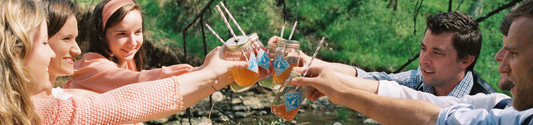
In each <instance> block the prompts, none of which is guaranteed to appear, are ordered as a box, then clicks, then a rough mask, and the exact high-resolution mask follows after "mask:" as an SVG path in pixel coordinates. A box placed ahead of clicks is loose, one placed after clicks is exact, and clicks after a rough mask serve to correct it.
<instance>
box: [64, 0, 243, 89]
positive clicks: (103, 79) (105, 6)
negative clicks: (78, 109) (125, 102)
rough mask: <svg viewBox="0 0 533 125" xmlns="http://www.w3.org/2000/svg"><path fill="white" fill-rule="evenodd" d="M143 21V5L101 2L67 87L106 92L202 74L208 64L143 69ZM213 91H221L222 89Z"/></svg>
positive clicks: (118, 0)
mask: <svg viewBox="0 0 533 125" xmlns="http://www.w3.org/2000/svg"><path fill="white" fill-rule="evenodd" d="M143 22H144V21H143V15H142V14H141V9H140V6H139V5H137V4H135V3H134V2H133V1H132V0H102V1H100V3H99V4H98V5H96V7H95V9H94V12H93V14H92V15H91V20H90V24H89V26H91V28H90V30H91V31H89V32H90V33H89V39H90V48H89V50H88V52H87V53H85V54H83V58H82V59H81V60H79V61H76V63H75V64H74V74H73V75H72V81H71V82H69V83H67V84H66V85H65V88H77V89H86V90H91V91H94V92H98V93H103V92H107V91H109V90H112V89H115V88H118V87H120V86H124V85H128V84H132V83H138V82H145V81H152V80H158V79H163V78H168V77H171V76H179V75H182V74H185V73H190V72H194V71H199V70H201V69H203V67H205V65H208V64H206V63H204V65H202V66H201V67H194V68H193V67H192V66H191V65H188V64H178V65H172V66H163V67H162V68H158V69H152V70H143V69H144V65H145V64H144V62H145V60H146V59H145V58H146V57H145V50H144V48H145V47H144V46H145V45H144V44H143V37H144V34H143V31H144V25H143ZM206 62H207V61H206ZM230 80H233V79H230ZM226 81H227V80H226ZM227 82H228V83H231V82H232V81H227ZM224 83H226V82H224ZM211 89H215V90H219V89H222V87H211Z"/></svg>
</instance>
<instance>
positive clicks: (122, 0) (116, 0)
mask: <svg viewBox="0 0 533 125" xmlns="http://www.w3.org/2000/svg"><path fill="white" fill-rule="evenodd" d="M126 4H134V5H135V3H134V2H133V1H132V0H111V1H109V2H108V3H107V4H106V5H105V6H104V10H103V11H102V18H103V19H102V21H103V24H104V27H103V28H104V29H105V25H106V23H107V20H108V19H109V17H110V16H111V15H112V14H113V13H115V11H117V10H118V8H120V7H122V6H124V5H126Z"/></svg>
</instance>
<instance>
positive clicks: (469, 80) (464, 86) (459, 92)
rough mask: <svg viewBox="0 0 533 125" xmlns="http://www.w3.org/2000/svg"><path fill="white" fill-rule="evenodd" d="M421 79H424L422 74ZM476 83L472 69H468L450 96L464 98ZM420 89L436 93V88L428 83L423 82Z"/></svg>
mask: <svg viewBox="0 0 533 125" xmlns="http://www.w3.org/2000/svg"><path fill="white" fill-rule="evenodd" d="M419 78H420V80H422V75H419ZM473 85H474V79H473V76H472V71H470V70H468V72H466V75H465V77H463V79H462V80H461V82H459V84H457V86H455V88H453V90H452V91H451V92H450V93H449V94H448V96H453V97H456V98H462V97H463V96H464V95H469V94H470V90H472V86H473ZM419 89H420V90H422V91H424V92H428V93H432V94H435V88H433V87H431V86H427V85H426V84H421V85H420V87H419Z"/></svg>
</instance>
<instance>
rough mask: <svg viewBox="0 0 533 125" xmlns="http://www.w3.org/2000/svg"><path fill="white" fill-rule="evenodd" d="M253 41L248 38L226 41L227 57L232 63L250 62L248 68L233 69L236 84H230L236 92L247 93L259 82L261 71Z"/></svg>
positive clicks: (239, 37)
mask: <svg viewBox="0 0 533 125" xmlns="http://www.w3.org/2000/svg"><path fill="white" fill-rule="evenodd" d="M251 43H252V41H250V39H249V38H248V36H237V38H230V39H229V40H227V41H226V46H227V47H226V48H227V50H228V51H226V53H225V56H226V58H227V60H230V61H243V60H244V61H248V64H249V66H248V67H247V68H233V69H231V71H232V73H233V78H234V79H235V82H233V83H231V84H230V87H231V90H233V91H234V92H242V91H246V90H248V89H250V88H252V87H253V85H254V83H255V82H257V80H259V69H258V64H257V59H256V54H255V52H254V49H253V47H252V46H251V45H252V44H251Z"/></svg>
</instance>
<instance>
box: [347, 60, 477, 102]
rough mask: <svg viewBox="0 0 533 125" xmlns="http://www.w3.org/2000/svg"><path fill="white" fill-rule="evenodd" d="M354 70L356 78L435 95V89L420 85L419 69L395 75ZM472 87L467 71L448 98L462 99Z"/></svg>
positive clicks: (471, 80) (470, 72)
mask: <svg viewBox="0 0 533 125" xmlns="http://www.w3.org/2000/svg"><path fill="white" fill-rule="evenodd" d="M354 68H355V69H356V70H357V77H359V78H364V79H373V80H389V81H396V82H398V84H400V85H404V86H407V87H410V88H412V89H415V90H418V91H423V92H427V93H432V94H433V95H435V89H434V88H433V87H431V86H427V85H426V84H422V73H421V71H420V68H418V69H417V70H409V71H405V72H401V73H397V74H387V73H385V72H366V71H364V70H362V69H359V68H357V67H355V66H354ZM473 85H474V79H473V76H472V71H468V72H467V73H466V75H465V77H464V78H463V79H462V80H461V82H459V84H457V86H455V88H453V90H452V91H451V92H450V93H449V94H448V96H453V97H456V98H462V97H463V96H464V95H468V94H469V93H470V90H472V86H473Z"/></svg>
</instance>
